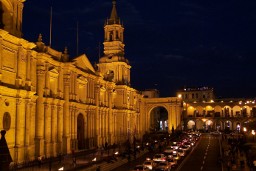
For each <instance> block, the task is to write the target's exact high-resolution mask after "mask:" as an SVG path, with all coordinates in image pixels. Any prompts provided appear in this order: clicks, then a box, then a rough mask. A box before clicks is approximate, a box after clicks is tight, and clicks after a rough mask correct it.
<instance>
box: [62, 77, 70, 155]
mask: <svg viewBox="0 0 256 171" xmlns="http://www.w3.org/2000/svg"><path fill="white" fill-rule="evenodd" d="M69 88H70V74H65V75H64V100H65V103H64V111H63V125H64V126H63V152H64V153H70V152H71V149H70V147H71V146H70V128H71V125H70V111H69V94H70V92H69Z"/></svg>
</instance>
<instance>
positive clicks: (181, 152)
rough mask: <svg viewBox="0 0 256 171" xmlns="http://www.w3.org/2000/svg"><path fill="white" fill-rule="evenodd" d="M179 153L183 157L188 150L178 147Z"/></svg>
mask: <svg viewBox="0 0 256 171" xmlns="http://www.w3.org/2000/svg"><path fill="white" fill-rule="evenodd" d="M177 153H178V154H179V155H180V156H181V157H184V156H185V155H186V151H185V150H183V149H178V150H177Z"/></svg>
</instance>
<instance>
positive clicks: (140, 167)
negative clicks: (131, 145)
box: [134, 166, 143, 170]
mask: <svg viewBox="0 0 256 171" xmlns="http://www.w3.org/2000/svg"><path fill="white" fill-rule="evenodd" d="M136 169H140V170H142V169H143V166H136V167H135V168H134V170H136Z"/></svg>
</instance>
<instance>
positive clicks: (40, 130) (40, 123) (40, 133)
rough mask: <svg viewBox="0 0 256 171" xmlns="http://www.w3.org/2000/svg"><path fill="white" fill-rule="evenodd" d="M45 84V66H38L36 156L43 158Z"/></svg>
mask: <svg viewBox="0 0 256 171" xmlns="http://www.w3.org/2000/svg"><path fill="white" fill-rule="evenodd" d="M44 84H45V68H44V66H43V65H37V95H38V98H37V103H36V105H37V107H36V109H37V111H36V116H35V120H36V124H35V130H36V131H35V150H36V151H35V155H36V157H38V156H42V155H43V153H44V119H45V118H44V99H43V94H44Z"/></svg>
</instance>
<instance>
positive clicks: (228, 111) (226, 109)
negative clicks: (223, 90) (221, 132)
mask: <svg viewBox="0 0 256 171" xmlns="http://www.w3.org/2000/svg"><path fill="white" fill-rule="evenodd" d="M223 115H224V117H230V116H231V107H230V106H224V107H223Z"/></svg>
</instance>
